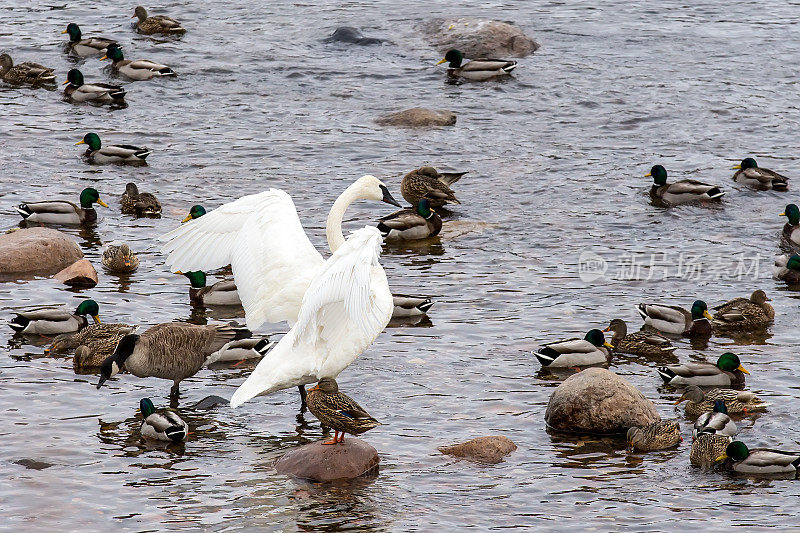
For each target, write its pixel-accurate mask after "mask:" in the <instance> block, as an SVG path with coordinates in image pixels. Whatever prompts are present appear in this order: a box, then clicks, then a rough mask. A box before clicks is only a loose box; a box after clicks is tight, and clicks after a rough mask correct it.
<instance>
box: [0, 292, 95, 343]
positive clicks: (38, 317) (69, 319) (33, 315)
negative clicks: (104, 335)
mask: <svg viewBox="0 0 800 533" xmlns="http://www.w3.org/2000/svg"><path fill="white" fill-rule="evenodd" d="M99 313H100V307H99V306H98V305H97V302H95V301H94V300H84V301H82V302H81V303H80V304H79V305H78V307H77V308H76V309H75V313H70V312H69V311H64V310H63V309H42V310H41V311H29V312H22V313H15V316H14V318H12V319H11V321H10V322H9V323H8V325H9V326H11V329H13V330H14V331H16V332H18V333H31V334H37V335H58V334H59V333H70V332H73V331H78V330H79V329H82V328H85V327H86V326H87V325H88V324H89V321H88V320H87V319H86V315H89V316H91V317H92V318H94V321H95V323H97V324H99V323H100V318H99V316H98V315H99Z"/></svg>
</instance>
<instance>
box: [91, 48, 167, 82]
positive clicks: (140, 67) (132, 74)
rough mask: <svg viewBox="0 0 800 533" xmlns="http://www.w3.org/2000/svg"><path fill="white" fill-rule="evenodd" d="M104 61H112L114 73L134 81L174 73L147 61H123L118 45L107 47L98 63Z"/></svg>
mask: <svg viewBox="0 0 800 533" xmlns="http://www.w3.org/2000/svg"><path fill="white" fill-rule="evenodd" d="M104 59H111V61H113V64H112V67H113V69H114V71H115V72H119V73H120V74H122V75H124V76H126V77H128V78H130V79H132V80H135V81H146V80H151V79H153V78H156V77H159V78H160V77H161V76H174V75H175V72H174V71H173V70H172V69H171V68H169V67H168V66H166V65H162V64H161V63H156V62H155V61H150V60H149V59H136V60H134V61H131V60H130V59H125V56H124V55H123V53H122V48H121V47H120V46H119V45H118V44H112V45H110V46H109V47H108V51H107V52H106V55H104V56H103V57H101V58H100V61H103V60H104Z"/></svg>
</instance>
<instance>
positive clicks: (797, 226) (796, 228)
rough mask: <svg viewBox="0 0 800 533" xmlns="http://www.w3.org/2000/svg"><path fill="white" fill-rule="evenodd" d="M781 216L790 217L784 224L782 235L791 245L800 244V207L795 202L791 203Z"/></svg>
mask: <svg viewBox="0 0 800 533" xmlns="http://www.w3.org/2000/svg"><path fill="white" fill-rule="evenodd" d="M780 216H785V217H786V218H788V219H789V221H788V222H786V224H784V226H783V231H782V232H781V237H782V238H783V240H784V241H786V243H787V244H788V245H790V246H798V245H800V208H798V207H797V205H795V204H789V205H787V206H786V209H784V210H783V213H781V215H780Z"/></svg>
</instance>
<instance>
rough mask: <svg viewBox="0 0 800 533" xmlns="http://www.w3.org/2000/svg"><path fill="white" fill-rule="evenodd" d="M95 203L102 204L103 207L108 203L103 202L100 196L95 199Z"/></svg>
mask: <svg viewBox="0 0 800 533" xmlns="http://www.w3.org/2000/svg"><path fill="white" fill-rule="evenodd" d="M97 203H98V204H100V205H102V206H103V207H108V204H107V203H105V202H104V201H103V200H101V199H100V198H98V199H97Z"/></svg>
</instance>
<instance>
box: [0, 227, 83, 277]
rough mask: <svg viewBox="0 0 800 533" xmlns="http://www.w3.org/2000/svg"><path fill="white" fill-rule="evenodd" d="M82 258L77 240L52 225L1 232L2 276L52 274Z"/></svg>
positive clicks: (0, 267) (0, 273) (0, 256)
mask: <svg viewBox="0 0 800 533" xmlns="http://www.w3.org/2000/svg"><path fill="white" fill-rule="evenodd" d="M82 258H83V252H82V251H81V248H80V246H78V243H76V242H75V241H73V240H72V239H71V238H70V237H69V236H68V235H67V234H66V233H62V232H60V231H58V230H55V229H53V228H21V229H18V230H16V231H13V232H11V233H5V234H0V277H2V278H3V279H15V277H16V276H19V277H26V276H33V275H36V274H41V275H51V274H53V273H55V272H58V271H59V270H62V269H64V268H65V267H68V266H69V265H71V264H73V263H74V262H75V261H78V260H79V259H82Z"/></svg>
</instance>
